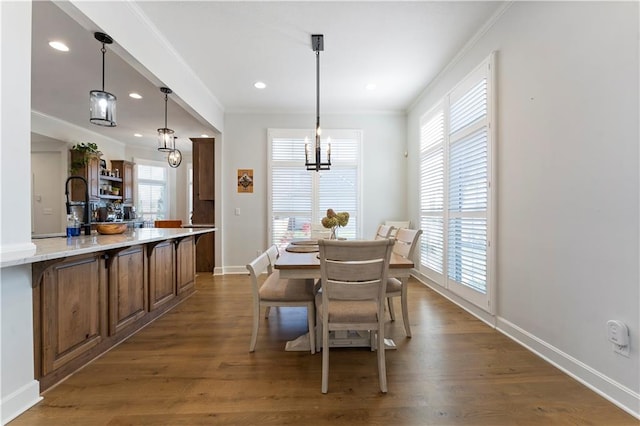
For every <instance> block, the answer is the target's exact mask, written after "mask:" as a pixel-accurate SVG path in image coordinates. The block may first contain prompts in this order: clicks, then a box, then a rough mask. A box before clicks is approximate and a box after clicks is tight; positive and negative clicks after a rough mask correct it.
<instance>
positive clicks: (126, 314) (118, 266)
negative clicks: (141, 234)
mask: <svg viewBox="0 0 640 426" xmlns="http://www.w3.org/2000/svg"><path fill="white" fill-rule="evenodd" d="M144 253H145V251H144V246H136V247H132V248H129V249H127V250H124V251H120V252H118V253H113V254H110V255H109V257H108V261H107V262H108V270H109V333H110V334H111V335H113V334H117V333H119V332H121V331H123V330H125V329H126V328H127V327H129V326H131V325H132V324H134V323H135V322H136V321H137V320H139V319H140V318H142V317H144V316H145V314H146V313H147V311H148V306H149V304H148V299H147V279H146V274H145V273H144V266H145V263H144Z"/></svg>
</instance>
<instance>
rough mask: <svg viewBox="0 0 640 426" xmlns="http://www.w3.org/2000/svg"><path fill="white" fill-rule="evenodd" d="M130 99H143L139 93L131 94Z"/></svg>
mask: <svg viewBox="0 0 640 426" xmlns="http://www.w3.org/2000/svg"><path fill="white" fill-rule="evenodd" d="M129 97H130V98H133V99H142V96H140V95H139V94H138V93H136V92H132V93H129Z"/></svg>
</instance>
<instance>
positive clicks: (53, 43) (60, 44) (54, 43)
mask: <svg viewBox="0 0 640 426" xmlns="http://www.w3.org/2000/svg"><path fill="white" fill-rule="evenodd" d="M49 46H51V47H53V48H54V49H56V50H59V51H61V52H68V51H69V48H68V47H67V45H66V44H64V43H63V42H61V41H50V42H49Z"/></svg>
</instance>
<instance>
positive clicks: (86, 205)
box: [64, 176, 91, 235]
mask: <svg viewBox="0 0 640 426" xmlns="http://www.w3.org/2000/svg"><path fill="white" fill-rule="evenodd" d="M74 179H80V180H81V181H82V182H84V218H83V221H84V225H83V228H84V235H91V215H90V214H89V208H90V205H89V184H88V183H87V180H86V179H85V178H83V177H82V176H69V177H68V178H67V181H66V182H65V183H64V195H65V197H67V203H66V204H67V214H71V204H70V203H69V181H70V180H74Z"/></svg>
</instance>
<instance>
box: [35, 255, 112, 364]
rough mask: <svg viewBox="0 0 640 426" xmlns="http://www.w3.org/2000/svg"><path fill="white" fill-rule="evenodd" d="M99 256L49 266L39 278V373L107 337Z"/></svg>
mask: <svg viewBox="0 0 640 426" xmlns="http://www.w3.org/2000/svg"><path fill="white" fill-rule="evenodd" d="M101 264H102V263H101V261H100V258H99V256H91V257H85V258H79V259H78V258H76V259H74V260H69V261H66V262H61V263H59V264H57V265H55V266H53V267H51V268H49V269H48V270H47V271H46V272H45V273H44V275H43V280H42V296H41V297H42V299H41V300H42V305H41V321H42V323H41V329H42V359H41V362H42V364H41V367H42V374H43V375H47V374H49V373H51V372H52V371H54V370H56V369H58V368H60V367H62V366H64V365H66V364H67V363H69V362H71V361H73V360H74V359H76V358H78V357H80V356H81V355H83V354H85V353H87V352H90V351H91V350H92V349H93V348H95V347H96V346H97V345H98V344H99V343H100V342H101V341H102V340H103V339H104V338H105V337H106V304H107V301H106V291H105V285H104V281H103V280H102V279H101V273H100V272H101V271H100V266H101Z"/></svg>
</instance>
